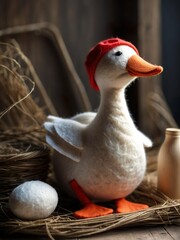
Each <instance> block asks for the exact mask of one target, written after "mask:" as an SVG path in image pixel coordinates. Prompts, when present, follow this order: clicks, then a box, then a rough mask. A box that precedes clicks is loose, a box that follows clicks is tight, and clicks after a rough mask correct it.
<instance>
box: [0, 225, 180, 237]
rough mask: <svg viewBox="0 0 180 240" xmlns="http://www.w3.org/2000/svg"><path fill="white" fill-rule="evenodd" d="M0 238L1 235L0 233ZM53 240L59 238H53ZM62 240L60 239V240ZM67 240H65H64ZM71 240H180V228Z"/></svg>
mask: <svg viewBox="0 0 180 240" xmlns="http://www.w3.org/2000/svg"><path fill="white" fill-rule="evenodd" d="M0 236H1V233H0ZM48 239H50V238H49V237H38V236H27V235H24V236H16V237H15V236H13V237H12V236H11V237H0V240H48ZM54 239H55V240H58V239H60V238H58V237H55V238H54ZM61 239H62V238H61ZM64 239H66V240H67V238H64ZM71 239H73V240H80V239H82V240H92V239H93V240H180V226H174V225H171V226H157V227H136V228H126V229H119V230H114V231H109V232H105V233H101V234H98V235H93V236H91V237H84V238H71Z"/></svg>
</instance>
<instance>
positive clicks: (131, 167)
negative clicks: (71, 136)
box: [54, 91, 146, 201]
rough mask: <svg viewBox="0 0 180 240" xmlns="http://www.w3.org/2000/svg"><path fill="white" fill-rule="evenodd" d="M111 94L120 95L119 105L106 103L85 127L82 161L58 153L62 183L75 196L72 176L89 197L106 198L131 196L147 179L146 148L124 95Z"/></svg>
mask: <svg viewBox="0 0 180 240" xmlns="http://www.w3.org/2000/svg"><path fill="white" fill-rule="evenodd" d="M107 94H108V95H109V96H107V98H105V99H108V100H110V99H111V98H113V99H114V98H118V99H116V100H118V101H117V102H118V105H117V104H115V105H114V101H108V103H105V102H104V103H103V104H105V105H106V107H105V108H104V106H101V107H100V111H99V113H98V114H97V116H96V117H95V119H94V120H93V121H92V123H91V124H90V125H88V126H87V127H86V128H85V129H84V130H83V139H84V145H83V150H82V155H81V160H80V162H78V163H77V162H73V161H71V160H70V159H67V158H66V157H64V156H63V155H60V154H59V153H57V152H55V153H54V156H55V158H54V165H55V168H54V169H55V172H56V176H57V178H58V182H59V183H60V184H61V185H63V188H64V190H66V191H68V192H69V193H70V194H71V195H72V191H71V189H70V186H69V181H70V180H72V179H76V180H77V182H78V183H79V184H80V186H81V187H82V188H83V190H84V191H85V193H86V194H87V195H88V196H89V197H91V198H92V199H96V200H104V201H107V200H112V199H118V198H121V197H125V196H127V195H128V194H130V193H131V192H132V191H133V190H134V189H135V188H136V187H137V186H138V185H139V184H140V182H141V181H142V179H143V176H144V173H145V168H146V160H145V153H144V147H143V143H142V141H141V139H140V138H139V135H138V131H137V129H136V128H135V126H134V124H133V122H132V120H131V118H130V116H129V113H128V111H127V107H126V104H125V102H124V101H125V100H124V94H123V93H121V94H119V93H118V92H117V91H115V92H110V93H107ZM117 102H116V103H117ZM108 104H110V105H109V106H108ZM113 105H114V106H113ZM88 115H90V114H88ZM91 116H93V114H92V115H91ZM91 116H90V117H91ZM79 118H80V116H79ZM78 120H79V119H78ZM94 129H96V131H93V130H94Z"/></svg>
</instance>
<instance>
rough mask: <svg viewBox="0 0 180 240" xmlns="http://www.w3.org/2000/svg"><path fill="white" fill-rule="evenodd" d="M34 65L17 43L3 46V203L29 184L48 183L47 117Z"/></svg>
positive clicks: (0, 168)
mask: <svg viewBox="0 0 180 240" xmlns="http://www.w3.org/2000/svg"><path fill="white" fill-rule="evenodd" d="M32 69H33V67H32V65H31V63H30V61H29V60H28V59H27V58H26V56H25V55H24V54H23V53H22V51H21V49H20V48H19V46H18V44H17V43H16V42H15V41H12V43H11V44H9V43H0V189H1V190H0V201H5V200H7V199H8V196H9V193H10V192H11V191H12V189H13V188H14V187H16V186H17V185H19V184H20V183H22V182H24V181H27V180H34V179H39V180H46V179H47V175H48V171H49V162H50V157H49V155H50V150H49V148H48V146H47V145H46V144H45V143H44V138H45V131H44V130H43V128H42V123H43V122H44V120H45V118H46V115H45V113H44V111H43V108H41V107H39V106H38V104H37V103H36V102H35V101H34V99H33V97H32V96H31V95H32V92H33V91H34V88H35V81H34V79H33V76H34V75H33V74H32Z"/></svg>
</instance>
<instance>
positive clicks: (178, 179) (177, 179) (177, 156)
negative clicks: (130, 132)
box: [157, 128, 180, 199]
mask: <svg viewBox="0 0 180 240" xmlns="http://www.w3.org/2000/svg"><path fill="white" fill-rule="evenodd" d="M157 170H158V171H157V172H158V189H159V190H160V191H161V192H163V193H164V194H166V195H167V196H169V197H170V198H172V199H180V129H177V128H167V129H166V133H165V140H164V142H163V144H162V145H161V148H160V150H159V154H158V167H157Z"/></svg>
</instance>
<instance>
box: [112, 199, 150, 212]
mask: <svg viewBox="0 0 180 240" xmlns="http://www.w3.org/2000/svg"><path fill="white" fill-rule="evenodd" d="M115 204H116V207H117V208H116V212H117V213H128V212H135V211H139V210H144V209H147V208H148V207H149V206H148V205H146V204H141V203H134V202H130V201H127V200H126V199H125V198H121V199H118V200H116V202H115Z"/></svg>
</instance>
